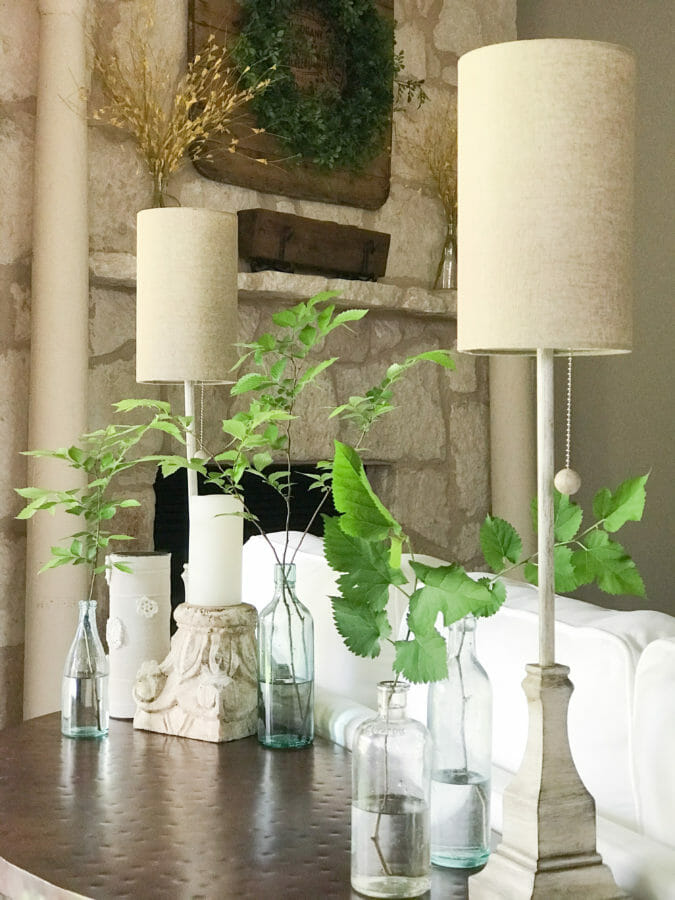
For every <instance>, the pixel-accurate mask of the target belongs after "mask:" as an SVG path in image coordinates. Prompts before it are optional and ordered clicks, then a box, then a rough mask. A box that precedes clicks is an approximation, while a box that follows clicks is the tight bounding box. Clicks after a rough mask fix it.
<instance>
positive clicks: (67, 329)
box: [24, 0, 89, 718]
mask: <svg viewBox="0 0 675 900" xmlns="http://www.w3.org/2000/svg"><path fill="white" fill-rule="evenodd" d="M38 7H39V13H40V50H39V69H38V92H37V117H36V134H35V194H34V206H33V221H34V234H33V286H32V312H31V376H30V401H29V412H28V428H29V443H30V446H31V448H53V447H60V446H67V445H69V444H71V443H74V442H75V441H76V439H77V437H78V436H79V435H80V434H81V433H82V432H83V431H85V430H86V424H87V367H88V302H89V297H88V294H89V290H88V252H89V246H88V245H89V239H88V224H87V116H86V86H87V68H86V58H85V34H84V22H85V15H86V8H87V3H86V0H39V3H38ZM78 474H79V473H76V472H74V471H73V470H69V469H67V468H66V467H65V465H64V464H63V463H61V462H57V461H52V460H41V459H33V460H31V461H30V464H29V471H28V479H29V483H30V484H37V485H39V486H44V487H60V488H69V487H73V486H74V485H75V484H77V483H78V481H77V479H78ZM76 525H77V520H76V519H75V518H73V517H72V516H65V515H64V516H62V517H59V516H56V517H54V518H52V517H51V516H48V515H45V514H44V513H43V514H39V515H38V516H37V517H36V518H35V519H33V520H31V521H30V522H29V524H28V545H27V583H26V646H25V666H24V671H25V677H24V716H25V718H31V717H33V716H37V715H42V714H44V713H48V712H53V711H54V710H56V709H57V708H58V707H59V704H60V700H59V697H60V683H61V671H62V667H63V660H64V657H65V655H66V652H67V649H68V645H69V643H70V641H71V639H72V636H73V634H74V629H75V622H76V619H77V601H78V600H80V599H82V598H83V597H84V596H85V594H84V592H85V590H86V572H85V571H84V570H83V569H82V568H80V567H77V568H75V567H70V566H67V567H63V568H60V569H57V570H54V571H50V572H47V573H44V574H42V575H37V574H36V573H37V570H38V569H39V567H40V565H41V564H42V563H44V561H45V560H46V558H47V555H48V553H49V547H50V546H51V545H52V544H55V543H57V541H58V539H59V538H61V537H63V536H64V535H65V534H70V533H72V532H73V531H74V530H77V529H76V527H75V526H76Z"/></svg>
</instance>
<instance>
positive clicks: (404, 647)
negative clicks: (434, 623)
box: [394, 629, 448, 683]
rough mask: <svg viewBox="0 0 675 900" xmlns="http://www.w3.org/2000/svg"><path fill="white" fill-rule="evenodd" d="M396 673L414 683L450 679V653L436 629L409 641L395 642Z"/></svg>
mask: <svg viewBox="0 0 675 900" xmlns="http://www.w3.org/2000/svg"><path fill="white" fill-rule="evenodd" d="M394 646H395V647H396V658H395V659H394V671H395V672H399V673H400V674H401V675H403V676H404V677H405V678H407V679H408V681H412V682H414V683H418V682H429V681H442V680H443V679H444V678H447V677H448V651H447V647H446V646H445V641H444V640H443V638H442V637H441V635H440V634H439V633H438V632H437V631H436V630H435V629H434V630H433V631H431V632H430V633H428V634H422V635H415V637H414V638H413V639H411V640H409V641H395V642H394Z"/></svg>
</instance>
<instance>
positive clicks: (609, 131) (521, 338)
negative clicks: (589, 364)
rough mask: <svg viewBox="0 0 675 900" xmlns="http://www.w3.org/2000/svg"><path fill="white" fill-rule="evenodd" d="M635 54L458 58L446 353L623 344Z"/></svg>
mask: <svg viewBox="0 0 675 900" xmlns="http://www.w3.org/2000/svg"><path fill="white" fill-rule="evenodd" d="M633 120H634V60H633V55H632V54H631V52H630V51H629V50H626V49H624V48H622V47H618V46H616V45H613V44H604V43H599V42H595V41H581V40H558V39H556V40H532V41H514V42H511V43H505V44H495V45H492V46H488V47H482V48H480V49H478V50H474V51H472V52H470V53H467V54H466V55H465V56H463V57H461V59H460V60H459V88H458V207H459V222H458V246H459V248H460V249H459V253H460V264H459V271H458V339H457V345H458V349H459V350H460V351H463V352H472V353H502V352H505V353H533V352H535V350H536V349H537V348H548V349H551V350H554V351H556V352H560V353H564V354H567V353H569V352H570V351H572V352H573V353H580V354H602V353H616V352H626V351H629V350H630V349H631V342H632V324H631V306H632V283H631V282H632V272H631V255H632V250H631V247H632V218H633V211H632V207H633V132H634V125H633Z"/></svg>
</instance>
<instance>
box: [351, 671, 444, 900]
mask: <svg viewBox="0 0 675 900" xmlns="http://www.w3.org/2000/svg"><path fill="white" fill-rule="evenodd" d="M408 688H409V685H407V684H401V683H399V682H393V681H383V682H381V683H380V684H379V685H378V715H377V717H376V718H374V719H368V720H367V721H365V722H363V723H362V724H361V725H360V726H359V728H358V729H357V731H356V734H355V736H354V743H353V746H352V831H351V856H352V860H351V883H352V887H353V888H354V890H355V891H358V892H359V893H360V894H365V895H366V896H367V897H419V896H420V895H421V894H424V893H425V892H426V891H428V890H429V888H430V885H431V863H430V857H429V790H430V784H429V781H430V773H431V769H430V765H431V740H430V737H429V732H428V731H427V729H426V728H425V727H424V725H422V723H421V722H418V721H416V720H414V719H409V718H408V716H407V713H406V699H407V696H406V695H407V691H408Z"/></svg>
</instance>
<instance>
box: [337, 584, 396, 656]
mask: <svg viewBox="0 0 675 900" xmlns="http://www.w3.org/2000/svg"><path fill="white" fill-rule="evenodd" d="M330 599H331V602H332V604H333V620H334V621H335V627H336V628H337V630H338V632H339V634H340V636H341V637H342V639H343V640H344V642H345V644H346V645H347V647H348V649H349V650H351V652H352V653H355V654H356V655H357V656H371V657H374V656H379V654H380V640H381V639H382V638H386V637H388V636H389V635H390V634H391V626H390V624H389V620H388V619H387V614H386V613H385V612H382V611H380V612H375V611H374V610H372V609H371V608H370V607H369V606H368V605H367V604H365V603H363V602H362V601H361V600H358V601H353V600H345V599H344V598H342V597H331V598H330Z"/></svg>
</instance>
